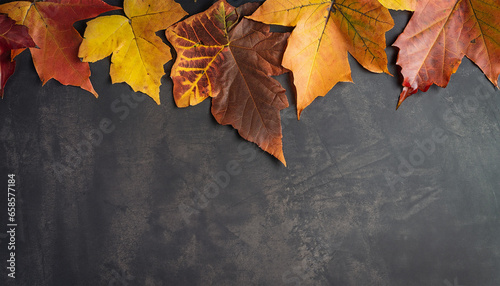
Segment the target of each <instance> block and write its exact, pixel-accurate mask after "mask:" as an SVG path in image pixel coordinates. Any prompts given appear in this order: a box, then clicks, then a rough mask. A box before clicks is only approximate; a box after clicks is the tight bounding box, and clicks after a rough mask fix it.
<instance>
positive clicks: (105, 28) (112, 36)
mask: <svg viewBox="0 0 500 286" xmlns="http://www.w3.org/2000/svg"><path fill="white" fill-rule="evenodd" d="M124 10H125V14H126V15H127V17H124V16H120V15H113V16H103V17H99V18H97V19H94V20H92V21H90V22H88V24H87V29H86V30H85V34H84V40H83V42H82V45H81V47H80V52H79V56H80V57H81V58H83V61H85V62H95V61H98V60H100V59H103V58H105V57H107V56H109V55H111V54H113V56H112V57H111V68H110V75H111V79H112V81H113V83H117V82H126V83H128V84H129V85H130V86H131V87H132V89H133V90H134V91H140V92H143V93H146V94H148V95H149V96H150V97H151V98H153V99H154V100H155V101H156V102H157V103H158V104H160V85H161V77H162V76H163V75H164V74H165V71H164V69H163V65H164V64H165V63H167V62H168V61H169V60H170V59H171V58H172V57H171V55H170V48H169V47H168V46H167V45H166V44H165V43H163V42H162V40H161V38H160V37H158V36H157V35H156V34H155V32H157V31H159V30H164V29H166V28H168V27H169V26H170V25H172V24H173V23H175V22H177V21H179V20H180V19H182V18H183V17H184V16H185V15H187V13H186V12H185V11H184V10H183V9H182V7H181V6H180V5H179V4H177V3H175V2H174V1H173V0H166V1H156V0H125V2H124Z"/></svg>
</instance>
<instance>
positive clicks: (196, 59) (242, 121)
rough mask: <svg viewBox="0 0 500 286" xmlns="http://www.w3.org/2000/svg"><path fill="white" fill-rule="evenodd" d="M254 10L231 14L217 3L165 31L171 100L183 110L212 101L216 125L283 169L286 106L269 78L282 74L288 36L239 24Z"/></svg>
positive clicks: (256, 25)
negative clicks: (171, 51) (170, 54)
mask: <svg viewBox="0 0 500 286" xmlns="http://www.w3.org/2000/svg"><path fill="white" fill-rule="evenodd" d="M257 6H258V4H256V3H248V4H245V5H243V6H241V7H239V8H234V7H233V6H231V5H229V4H228V3H227V2H226V1H218V2H216V3H215V4H214V5H213V6H212V7H211V8H210V9H208V10H207V11H205V12H204V13H200V14H197V15H194V16H192V17H190V18H188V19H186V20H184V21H182V22H179V23H177V24H176V25H174V26H172V27H170V28H169V29H167V31H166V35H167V38H168V40H169V41H170V42H171V43H172V45H173V46H174V48H175V50H176V51H177V60H176V62H175V63H174V66H173V67H172V73H171V77H172V80H173V82H174V98H175V102H176V104H177V106H179V107H187V106H189V105H195V104H198V103H200V102H201V101H203V100H204V99H205V98H207V97H212V114H213V115H214V117H215V119H216V120H217V122H219V123H220V124H223V125H232V126H233V127H234V128H235V129H237V130H238V132H239V134H240V135H241V136H242V137H243V138H245V139H246V140H248V141H251V142H254V143H256V144H257V145H259V147H260V148H262V149H263V150H265V151H267V152H268V153H270V154H272V155H273V156H275V157H276V158H278V159H279V160H280V161H281V162H282V163H283V164H285V165H286V162H285V158H284V155H283V146H282V141H281V139H282V133H281V122H280V110H281V109H283V108H286V107H288V100H287V98H286V95H285V89H283V87H282V86H281V85H280V84H279V82H278V81H276V80H275V79H273V78H272V77H271V76H272V75H279V74H282V73H284V72H285V71H286V70H284V69H283V68H282V67H281V64H280V63H281V60H282V56H283V50H284V48H285V45H286V39H287V38H288V36H289V34H288V33H271V32H270V31H269V26H268V25H265V24H262V23H257V22H254V21H251V20H248V19H244V18H242V17H243V16H246V15H249V14H251V13H252V12H253V11H255V9H256V8H257Z"/></svg>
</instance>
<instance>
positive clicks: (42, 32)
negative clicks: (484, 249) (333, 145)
mask: <svg viewBox="0 0 500 286" xmlns="http://www.w3.org/2000/svg"><path fill="white" fill-rule="evenodd" d="M117 9H121V8H119V7H114V6H110V5H108V4H106V3H104V2H102V1H101V0H46V1H33V2H28V1H15V2H10V3H7V4H3V5H0V13H1V14H0V95H3V89H4V86H5V82H6V81H7V79H8V78H9V77H10V76H11V75H12V73H13V72H14V67H15V63H14V61H13V60H14V57H15V56H16V55H18V54H19V53H20V52H22V51H23V50H24V49H26V48H29V49H30V52H31V55H32V58H33V62H34V65H35V68H36V71H37V73H38V75H39V76H40V79H41V80H42V82H43V83H44V84H45V83H46V82H47V81H48V80H50V79H52V78H53V79H56V80H57V81H59V82H60V83H62V84H64V85H74V86H79V87H81V88H83V89H85V90H87V91H89V92H91V93H92V94H94V95H95V96H96V97H97V93H96V91H95V90H94V88H93V87H92V83H91V81H90V79H89V77H90V69H89V64H88V62H95V61H98V60H101V59H103V58H106V57H108V56H110V55H111V68H110V75H111V79H112V82H113V83H117V82H125V83H127V84H128V85H130V86H131V88H132V89H133V90H134V91H137V92H143V93H146V94H148V95H149V96H150V97H151V98H152V99H153V100H155V101H156V102H157V103H158V104H159V103H160V85H161V78H162V77H163V75H164V74H165V70H164V64H165V63H167V62H168V61H169V60H171V59H172V56H171V54H170V48H169V46H168V45H167V44H165V43H164V42H163V41H162V40H161V38H160V37H158V36H157V34H156V33H157V32H158V31H161V30H166V31H165V35H166V37H167V39H168V41H169V42H170V43H171V44H172V45H173V47H174V48H175V51H176V53H177V58H176V60H175V63H174V65H173V67H172V71H171V78H172V80H173V82H174V88H173V95H174V99H175V102H176V104H177V106H178V107H187V106H191V105H196V104H198V103H200V102H202V101H203V100H205V99H207V98H209V97H210V98H211V100H212V114H213V116H214V117H215V119H216V120H217V122H219V123H220V124H223V125H231V126H233V127H234V128H235V129H237V130H238V132H239V134H240V135H241V136H242V137H243V138H245V139H246V140H249V141H251V142H254V143H256V144H257V145H259V147H260V148H262V149H263V150H265V151H266V152H268V153H270V154H272V155H273V156H275V157H276V158H277V159H279V160H280V161H281V162H282V163H283V164H286V163H285V158H284V155H283V146H282V145H283V144H282V133H281V121H280V110H281V109H283V108H286V107H288V101H287V97H286V95H285V89H284V88H283V87H282V86H281V85H280V83H279V82H278V81H276V80H275V79H274V78H273V77H272V76H276V75H280V74H283V73H286V72H290V74H291V75H292V78H293V84H294V87H295V91H296V94H295V96H296V103H297V116H298V118H300V115H301V112H302V111H303V110H304V109H305V108H306V107H307V106H308V105H310V104H311V103H312V102H313V101H314V99H315V98H317V97H318V96H325V95H326V94H327V93H328V92H329V91H330V90H331V89H332V88H333V87H334V86H335V85H336V84H337V83H338V82H351V81H352V78H351V71H350V67H349V62H348V54H350V55H352V56H353V57H354V58H355V59H356V60H357V61H358V62H359V64H361V65H362V66H363V67H364V68H366V69H367V70H369V71H371V72H374V73H387V74H390V73H389V71H388V68H387V56H386V53H385V48H386V39H385V33H386V32H387V31H389V30H390V29H391V28H392V27H393V26H394V22H393V20H392V17H391V15H390V13H389V10H388V9H395V10H408V11H414V12H413V15H412V17H411V19H410V22H409V23H408V25H407V27H406V28H405V30H404V32H403V33H402V34H401V35H400V36H399V37H398V38H397V40H396V42H395V43H394V46H395V47H397V48H399V55H398V61H397V64H398V65H399V66H400V67H401V74H402V76H403V78H404V80H403V91H402V92H401V95H400V98H399V102H398V105H397V106H398V107H399V105H400V104H401V103H402V102H403V101H404V100H405V99H406V98H407V97H408V96H410V95H412V94H415V93H416V92H417V91H418V90H421V91H427V89H429V87H430V86H431V85H432V84H436V85H438V86H441V87H446V85H447V84H448V82H449V81H450V77H451V75H452V74H453V73H454V72H455V71H456V70H457V68H458V66H459V65H460V62H461V60H462V58H463V57H464V56H467V57H468V58H469V59H471V60H472V61H473V62H475V63H476V64H477V65H478V66H479V67H480V68H481V70H482V71H483V72H484V73H485V75H486V76H487V77H488V78H489V80H490V81H491V82H492V83H493V84H494V85H495V86H497V87H498V76H499V74H500V2H499V0H330V1H327V0H267V1H265V2H264V3H263V4H262V5H260V4H259V3H248V4H244V5H242V6H240V7H237V8H236V7H233V6H231V5H230V4H229V3H227V2H226V1H225V0H219V1H217V2H216V3H215V4H214V5H213V6H212V7H210V8H209V9H208V10H206V11H205V12H202V13H199V14H196V15H193V16H190V17H188V18H185V16H186V15H187V13H186V12H185V11H184V10H183V9H182V7H181V6H180V5H179V4H178V3H176V2H174V1H173V0H164V1H156V0H124V4H123V11H122V12H117V13H112V15H107V16H100V17H98V18H96V19H93V20H90V21H89V22H87V28H86V30H85V33H84V37H83V38H82V37H81V36H80V34H79V33H78V32H77V31H76V30H75V29H74V28H73V24H74V23H75V22H76V21H79V20H83V19H89V18H93V17H96V16H98V15H99V14H102V13H104V12H109V11H112V10H117ZM120 13H121V14H120ZM183 18H185V19H184V20H182V19H183ZM181 20H182V21H181ZM270 24H273V25H283V26H290V27H294V29H293V30H292V32H291V33H277V32H270V26H269V25H270Z"/></svg>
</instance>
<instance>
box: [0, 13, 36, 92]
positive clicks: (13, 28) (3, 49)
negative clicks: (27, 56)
mask: <svg viewBox="0 0 500 286" xmlns="http://www.w3.org/2000/svg"><path fill="white" fill-rule="evenodd" d="M34 46H35V42H33V40H32V39H31V37H30V35H29V34H28V28H26V27H25V26H21V25H16V21H14V20H12V19H10V18H9V17H8V16H7V15H4V14H0V97H3V91H4V87H5V83H6V82H7V80H8V79H9V77H10V76H11V75H12V74H13V73H14V69H15V67H16V63H15V61H14V60H13V59H12V58H11V51H12V50H13V49H21V48H27V47H34Z"/></svg>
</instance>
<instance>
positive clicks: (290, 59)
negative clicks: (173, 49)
mask: <svg viewBox="0 0 500 286" xmlns="http://www.w3.org/2000/svg"><path fill="white" fill-rule="evenodd" d="M249 18H250V19H253V20H256V21H260V22H264V23H267V24H275V25H284V26H295V29H294V30H293V32H292V34H291V36H290V38H289V40H288V47H287V48H286V51H285V54H284V57H283V66H284V67H285V68H288V69H289V70H291V71H292V73H293V78H294V84H295V87H296V89H297V115H298V117H299V118H300V113H301V112H302V110H303V109H304V108H306V107H307V106H308V105H309V104H311V102H312V101H313V100H314V99H315V98H316V97H318V96H324V95H326V93H327V92H328V91H329V90H330V89H332V88H333V86H334V85H335V84H337V83H338V82H343V81H352V78H351V70H350V68H349V62H348V60H347V53H348V52H349V53H350V54H351V55H352V56H353V57H354V58H355V59H356V60H357V61H358V62H359V63H360V64H361V65H362V66H363V67H365V68H366V69H368V70H370V71H372V72H376V73H381V72H385V73H388V74H389V71H388V69H387V55H386V53H385V50H384V49H385V47H386V44H385V32H387V31H388V30H390V29H391V28H392V27H393V26H394V22H393V20H392V17H391V15H390V14H389V10H387V8H385V7H383V6H382V5H381V4H380V3H379V2H378V1H377V0H337V1H335V0H330V1H327V0H268V1H266V2H264V4H263V5H262V6H261V7H260V8H259V9H257V11H256V12H255V13H254V14H252V16H250V17H249Z"/></svg>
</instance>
